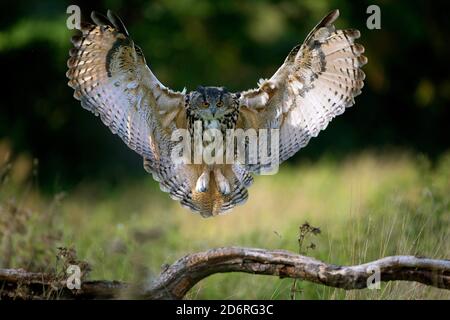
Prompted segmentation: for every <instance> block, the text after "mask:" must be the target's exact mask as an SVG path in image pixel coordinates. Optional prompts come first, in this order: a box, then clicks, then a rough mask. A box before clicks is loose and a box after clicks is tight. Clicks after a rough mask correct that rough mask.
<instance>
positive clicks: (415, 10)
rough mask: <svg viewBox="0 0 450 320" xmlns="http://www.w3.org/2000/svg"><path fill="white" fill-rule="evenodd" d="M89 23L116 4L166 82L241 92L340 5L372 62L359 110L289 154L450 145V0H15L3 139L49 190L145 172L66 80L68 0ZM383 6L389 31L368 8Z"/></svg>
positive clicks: (5, 33) (4, 8)
mask: <svg viewBox="0 0 450 320" xmlns="http://www.w3.org/2000/svg"><path fill="white" fill-rule="evenodd" d="M73 3H76V4H78V5H79V6H80V7H81V10H82V13H83V17H84V19H89V14H90V11H91V10H97V11H101V12H106V10H107V9H112V10H113V11H115V12H116V13H117V14H119V15H120V16H121V17H122V19H123V20H124V21H125V24H126V25H127V27H128V29H129V31H130V33H131V36H132V38H133V39H134V40H135V41H136V43H138V44H139V45H140V46H141V47H142V48H143V50H144V53H145V55H146V58H147V61H148V62H149V64H150V65H151V68H152V69H153V70H154V71H155V74H156V75H157V76H158V78H159V79H160V80H161V81H162V82H163V83H165V84H166V85H168V86H170V87H172V88H175V89H182V88H183V87H187V89H193V88H195V87H196V86H197V85H199V84H204V85H224V86H226V87H228V88H229V89H231V90H244V89H247V88H250V87H254V86H255V85H256V81H257V80H258V79H259V78H261V77H270V76H271V75H272V74H273V72H274V71H275V70H276V69H277V67H278V66H279V65H280V64H281V63H282V62H283V60H284V58H285V56H286V55H287V53H288V52H289V50H290V49H291V48H292V47H293V46H294V45H296V44H297V43H299V42H301V41H303V39H304V38H305V36H306V34H307V33H308V32H309V30H310V29H311V28H312V27H313V26H314V25H315V24H316V23H317V22H318V21H319V20H320V19H321V18H322V16H324V15H325V14H326V13H327V12H329V11H330V10H332V9H334V8H338V9H340V11H341V17H340V19H339V20H338V22H337V26H338V27H340V28H358V29H359V30H361V33H362V37H361V39H360V42H361V43H362V44H363V45H364V46H365V47H366V55H367V57H368V58H369V63H368V64H367V66H366V67H365V68H364V70H365V72H366V74H367V80H366V86H365V88H364V89H363V93H362V95H361V96H359V97H358V98H357V101H356V106H355V107H354V108H352V109H351V110H348V111H347V112H346V114H345V115H344V116H343V117H340V118H338V119H337V120H335V121H333V123H332V124H331V125H330V126H329V128H328V129H327V130H326V131H325V132H323V133H322V134H321V135H320V137H319V138H318V139H314V140H313V141H311V143H310V144H309V145H308V147H307V148H305V149H304V150H302V151H301V152H300V153H299V154H297V155H296V157H295V158H294V159H293V160H291V161H294V162H295V161H296V160H298V159H305V158H310V159H316V158H318V157H319V156H321V155H323V154H330V155H333V157H338V158H339V157H342V156H343V155H346V154H348V153H349V152H350V151H358V150H362V149H367V148H373V147H376V148H385V147H399V148H406V149H412V150H414V151H418V152H422V153H425V154H426V155H428V156H430V157H431V158H432V159H435V158H436V157H437V156H439V155H440V154H441V153H442V152H444V151H445V150H446V149H448V147H449V136H450V135H449V130H448V126H449V120H450V111H449V102H450V79H449V77H448V74H449V63H448V57H449V56H450V52H449V51H450V50H449V45H448V33H449V31H450V28H449V19H448V17H447V16H446V15H447V14H448V12H449V5H448V2H444V1H442V2H433V3H431V2H429V1H413V2H411V1H388V0H384V1H375V2H373V1H358V2H353V1H348V0H333V1H317V0H314V1H312V0H307V1H287V0H285V1H269V0H260V1H256V0H251V1H225V0H216V1H212V0H211V1H207V0H195V1H194V0H155V1H142V0H128V1H124V0H105V1H100V2H94V1H78V2H77V1H74V2H73V1H70V2H68V1H55V0H41V1H15V2H12V3H7V2H2V3H1V4H0V17H1V19H0V57H1V58H0V67H1V70H2V74H3V85H2V93H3V96H2V100H1V107H0V111H1V112H0V140H1V141H2V142H3V143H4V144H8V146H9V148H10V149H11V150H13V151H14V152H15V154H20V155H22V156H24V157H28V158H30V159H32V158H33V157H35V158H37V159H39V181H40V183H41V185H42V186H43V187H44V188H45V189H47V190H50V191H55V190H60V189H61V188H65V187H68V186H70V185H73V184H75V183H78V182H80V181H83V180H91V179H94V180H95V179H98V180H104V181H107V182H108V183H110V184H114V183H115V182H118V181H120V180H121V179H122V178H123V177H124V176H127V177H142V176H144V172H143V170H142V166H141V160H140V158H139V157H138V156H137V155H135V154H134V153H133V152H131V151H129V150H127V148H126V147H125V146H124V145H123V144H122V143H121V141H120V140H119V139H118V138H117V137H113V136H112V135H111V134H110V132H109V131H108V129H107V128H105V127H104V126H103V125H101V122H100V121H99V119H97V118H95V117H93V116H92V115H91V114H89V113H88V112H86V111H84V110H83V109H82V108H81V107H80V106H79V103H78V102H77V101H75V100H74V99H73V98H72V94H73V92H72V90H71V89H70V88H69V87H68V86H67V85H66V83H67V79H66V77H65V72H66V59H67V57H68V53H67V52H68V50H69V48H70V42H69V38H70V36H71V35H72V34H73V33H74V32H73V31H70V30H68V29H67V28H66V24H65V21H66V18H67V14H66V8H67V6H68V5H69V4H73ZM370 4H378V5H379V6H380V7H381V30H368V29H367V28H366V25H365V23H366V19H367V18H368V14H366V8H367V6H368V5H370Z"/></svg>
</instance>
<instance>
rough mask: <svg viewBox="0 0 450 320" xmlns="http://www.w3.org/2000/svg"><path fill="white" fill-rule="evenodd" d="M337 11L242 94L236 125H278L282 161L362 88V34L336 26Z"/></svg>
mask: <svg viewBox="0 0 450 320" xmlns="http://www.w3.org/2000/svg"><path fill="white" fill-rule="evenodd" d="M338 16H339V11H338V10H335V11H333V12H331V13H329V14H328V15H327V16H326V17H325V18H323V19H322V21H321V22H320V23H319V24H318V25H317V26H316V27H315V28H314V29H313V30H312V31H311V32H310V34H309V35H308V36H307V38H306V40H305V41H304V43H303V44H301V45H298V46H296V47H294V48H293V49H292V51H291V52H290V53H289V55H288V56H287V58H286V60H285V61H284V63H283V65H282V66H281V67H280V68H279V69H278V70H277V72H276V73H275V74H274V75H273V76H272V77H271V78H270V79H268V80H263V81H260V84H259V87H258V88H256V89H252V90H248V91H245V92H243V93H242V95H241V100H240V103H241V109H240V111H241V113H240V119H239V122H238V126H239V127H241V128H244V129H247V128H254V129H268V128H274V129H279V132H278V133H279V156H278V161H279V163H281V162H282V161H284V160H286V159H288V158H289V157H291V156H293V155H294V154H295V153H296V152H297V151H298V150H299V149H301V148H302V147H304V146H306V145H307V144H308V142H309V140H310V139H311V138H312V137H316V136H317V135H318V134H319V132H320V131H321V130H324V129H325V128H326V127H327V125H328V123H329V122H330V121H331V120H332V119H333V118H334V117H336V116H338V115H340V114H342V113H343V112H344V111H345V109H346V108H347V107H350V106H352V105H353V104H354V102H355V101H354V97H355V96H357V95H358V94H360V93H361V88H362V87H363V85H364V83H363V80H364V78H365V75H364V72H363V71H362V70H361V67H362V66H363V65H364V64H366V63H367V58H366V57H365V56H363V55H362V53H363V52H364V47H363V46H362V45H360V44H357V43H355V42H354V40H355V39H357V38H359V36H360V33H359V31H358V30H351V29H348V30H336V29H335V27H334V25H333V22H334V21H335V20H336V19H337V18H338ZM261 166H262V164H261V163H259V162H258V163H257V164H255V165H247V169H248V170H250V171H252V172H259V170H260V169H261Z"/></svg>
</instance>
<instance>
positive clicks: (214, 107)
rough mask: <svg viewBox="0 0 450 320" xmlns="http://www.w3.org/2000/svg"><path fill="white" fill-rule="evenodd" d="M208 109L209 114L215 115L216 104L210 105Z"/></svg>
mask: <svg viewBox="0 0 450 320" xmlns="http://www.w3.org/2000/svg"><path fill="white" fill-rule="evenodd" d="M209 110H210V111H211V114H212V116H213V117H214V116H215V115H216V112H217V108H216V106H211V108H210V109H209Z"/></svg>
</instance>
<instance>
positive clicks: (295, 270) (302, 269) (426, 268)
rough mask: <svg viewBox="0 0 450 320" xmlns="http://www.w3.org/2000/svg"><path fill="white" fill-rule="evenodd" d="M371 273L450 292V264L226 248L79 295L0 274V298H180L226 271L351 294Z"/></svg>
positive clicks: (59, 285)
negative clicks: (347, 262) (46, 293)
mask: <svg viewBox="0 0 450 320" xmlns="http://www.w3.org/2000/svg"><path fill="white" fill-rule="evenodd" d="M374 270H379V272H380V280H381V281H384V282H387V281H399V280H400V281H415V282H420V283H423V284H426V285H430V286H434V287H437V288H443V289H450V260H436V259H428V258H423V257H415V256H391V257H386V258H382V259H379V260H376V261H372V262H369V263H365V264H361V265H355V266H337V265H332V264H327V263H324V262H322V261H319V260H316V259H314V258H311V257H307V256H302V255H299V254H294V253H292V252H288V251H284V250H272V251H270V250H265V249H254V248H241V247H228V248H217V249H211V250H208V251H204V252H199V253H193V254H190V255H187V256H185V257H183V258H181V259H179V260H178V261H176V262H175V263H174V264H173V265H171V266H169V267H168V268H166V269H165V270H163V271H162V272H161V274H160V276H159V277H158V278H156V279H155V280H154V281H153V282H152V283H151V284H150V285H148V286H146V287H145V286H142V285H141V286H138V287H134V286H131V285H128V284H125V283H121V282H117V281H86V282H84V283H83V284H82V286H81V289H80V290H72V291H71V290H69V289H67V288H66V287H65V281H62V280H59V281H56V282H55V280H54V279H53V278H54V277H52V275H49V274H41V273H29V272H26V271H24V270H20V269H19V270H11V269H0V296H2V295H3V296H6V295H5V292H8V294H9V295H11V292H12V291H13V289H14V290H15V289H16V288H17V287H20V286H24V285H25V286H28V287H33V285H34V287H36V285H38V286H37V287H40V288H45V287H48V288H50V289H51V288H53V290H57V292H58V295H57V297H59V298H103V299H109V298H120V297H123V296H124V295H127V294H128V295H129V294H133V295H134V296H135V297H139V298H145V299H182V298H183V297H184V296H185V295H186V293H187V292H188V291H189V290H190V289H191V288H192V287H194V286H195V285H196V284H197V283H198V282H199V281H201V280H202V279H204V278H206V277H208V276H210V275H212V274H216V273H225V272H245V273H252V274H263V275H273V276H279V277H281V278H296V279H301V280H305V281H310V282H314V283H318V284H322V285H326V286H330V287H335V288H342V289H346V290H350V289H364V288H367V280H368V278H369V277H370V276H372V275H373V272H374ZM55 288H56V289H55ZM33 296H34V295H33V294H32V293H30V297H33ZM30 297H25V298H30Z"/></svg>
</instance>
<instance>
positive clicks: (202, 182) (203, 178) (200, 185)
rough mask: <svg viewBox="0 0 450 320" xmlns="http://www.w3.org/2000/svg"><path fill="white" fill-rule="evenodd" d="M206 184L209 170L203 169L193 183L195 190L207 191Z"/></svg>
mask: <svg viewBox="0 0 450 320" xmlns="http://www.w3.org/2000/svg"><path fill="white" fill-rule="evenodd" d="M208 185H209V172H208V171H205V172H203V173H202V174H201V175H200V177H199V178H198V179H197V183H196V184H195V191H197V192H206V191H208Z"/></svg>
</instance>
